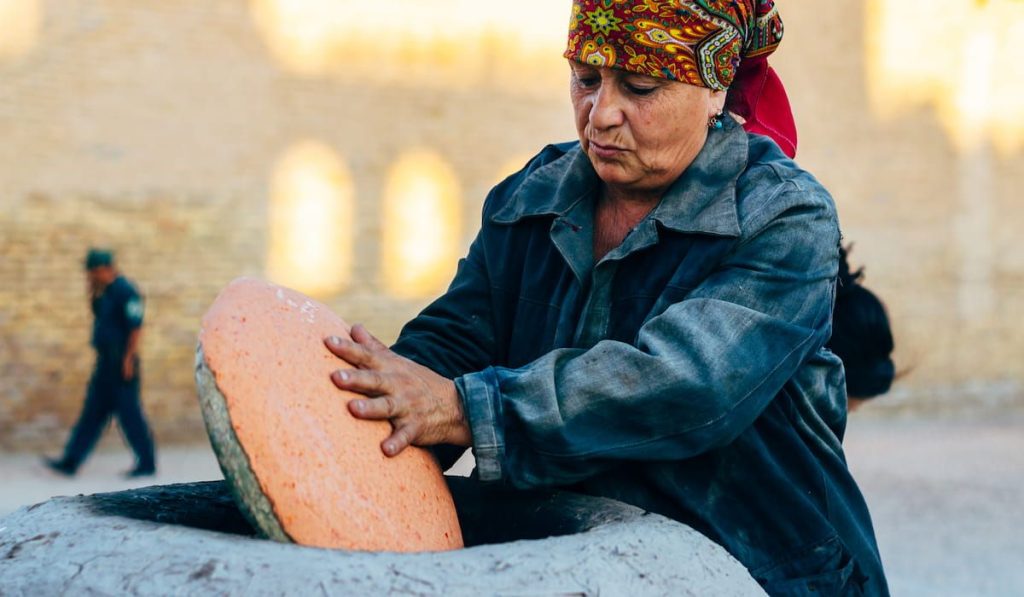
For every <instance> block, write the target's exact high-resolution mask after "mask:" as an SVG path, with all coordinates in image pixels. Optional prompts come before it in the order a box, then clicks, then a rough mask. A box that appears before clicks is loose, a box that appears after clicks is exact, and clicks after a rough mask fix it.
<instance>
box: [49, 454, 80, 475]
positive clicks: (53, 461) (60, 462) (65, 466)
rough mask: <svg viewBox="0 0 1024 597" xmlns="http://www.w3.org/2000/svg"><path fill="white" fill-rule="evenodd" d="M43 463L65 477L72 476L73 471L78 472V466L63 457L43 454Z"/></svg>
mask: <svg viewBox="0 0 1024 597" xmlns="http://www.w3.org/2000/svg"><path fill="white" fill-rule="evenodd" d="M43 464H45V465H46V468H48V469H50V470H51V471H53V472H55V473H57V474H58V475H63V476H65V477H74V476H75V473H76V472H78V467H76V466H75V465H73V464H71V463H70V462H68V461H67V460H64V459H63V458H47V457H46V456H44V457H43Z"/></svg>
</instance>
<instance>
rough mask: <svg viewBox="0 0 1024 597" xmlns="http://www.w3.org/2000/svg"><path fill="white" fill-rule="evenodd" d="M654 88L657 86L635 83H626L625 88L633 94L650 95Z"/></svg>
mask: <svg viewBox="0 0 1024 597" xmlns="http://www.w3.org/2000/svg"><path fill="white" fill-rule="evenodd" d="M655 89H657V87H640V86H637V85H630V84H628V83H627V84H626V90H627V91H629V92H630V93H632V94H633V95H650V94H652V93H654V90H655Z"/></svg>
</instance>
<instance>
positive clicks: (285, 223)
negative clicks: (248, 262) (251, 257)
mask: <svg viewBox="0 0 1024 597" xmlns="http://www.w3.org/2000/svg"><path fill="white" fill-rule="evenodd" d="M269 216H270V251H269V255H268V258H267V275H268V276H269V277H270V278H271V279H272V280H273V281H275V282H277V283H279V284H282V285H284V286H289V287H291V288H295V289H296V290H299V291H301V292H305V293H306V294H311V295H314V296H328V295H331V294H335V293H337V292H339V291H340V290H342V289H343V288H344V287H345V286H346V284H347V283H348V282H349V279H350V277H351V275H352V252H353V246H354V240H355V239H354V238H353V236H352V234H353V233H352V231H353V230H354V229H355V226H353V222H354V220H355V205H354V192H353V185H352V178H351V176H350V175H349V172H348V169H347V168H346V167H345V165H344V164H343V163H342V161H341V159H340V158H339V157H338V156H337V155H336V154H335V153H334V151H332V150H331V148H329V147H327V146H326V145H324V144H323V143H319V142H317V141H302V142H299V143H296V144H295V145H293V146H292V147H291V148H289V149H288V150H287V151H286V152H285V153H284V155H283V156H282V157H281V159H280V160H279V161H278V163H277V165H276V167H275V168H274V172H273V177H272V180H271V188H270V209H269Z"/></svg>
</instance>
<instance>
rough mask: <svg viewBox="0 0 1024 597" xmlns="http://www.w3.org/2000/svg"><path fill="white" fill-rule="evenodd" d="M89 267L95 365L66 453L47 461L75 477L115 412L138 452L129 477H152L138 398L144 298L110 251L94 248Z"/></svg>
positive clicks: (153, 470)
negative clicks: (121, 269)
mask: <svg viewBox="0 0 1024 597" xmlns="http://www.w3.org/2000/svg"><path fill="white" fill-rule="evenodd" d="M85 270H86V275H87V277H88V281H89V295H90V299H91V301H92V312H93V316H94V320H93V331H92V346H93V348H95V349H96V366H95V368H94V369H93V372H92V377H91V378H90V379H89V386H88V390H87V392H86V396H85V405H84V406H83V407H82V413H81V415H79V417H78V422H77V423H76V424H75V427H74V429H73V430H72V432H71V437H70V438H69V439H68V443H67V445H66V446H65V447H64V455H63V456H62V457H61V458H60V459H50V458H47V459H46V465H47V466H48V467H50V468H51V469H52V470H54V471H56V472H58V473H60V474H63V475H66V476H72V475H74V474H75V473H76V472H77V471H78V467H79V466H81V465H82V462H84V461H85V459H86V458H87V457H88V456H89V453H90V452H91V451H92V449H93V447H94V446H95V445H96V442H97V440H99V438H100V435H101V434H102V433H103V429H104V428H105V427H106V425H107V421H109V420H110V417H111V415H113V414H114V413H116V414H117V419H118V421H119V422H120V424H121V430H122V431H123V432H124V437H125V439H127V441H128V444H129V445H130V446H131V448H132V450H133V451H134V452H135V459H136V460H135V467H134V468H132V469H131V470H130V471H128V472H127V473H126V476H127V477H130V478H131V477H145V476H149V475H153V474H154V473H156V460H155V454H154V447H153V439H152V436H151V435H150V431H149V425H148V424H147V423H146V418H145V416H144V415H143V414H142V404H141V403H140V401H139V377H140V371H139V337H140V335H141V333H142V317H143V312H144V304H143V299H142V296H141V295H140V294H139V291H138V290H137V289H136V288H135V285H134V284H133V283H132V282H131V281H129V280H128V279H127V278H125V277H124V276H122V275H121V274H120V272H119V271H118V269H117V267H116V265H115V263H114V254H113V253H112V252H111V251H108V250H104V249H90V250H89V252H88V254H87V255H86V258H85Z"/></svg>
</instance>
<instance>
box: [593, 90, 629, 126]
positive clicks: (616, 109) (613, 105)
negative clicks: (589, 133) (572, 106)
mask: <svg viewBox="0 0 1024 597" xmlns="http://www.w3.org/2000/svg"><path fill="white" fill-rule="evenodd" d="M621 102H622V98H621V97H620V96H619V94H617V93H616V92H615V88H614V87H613V86H610V85H602V86H601V87H600V89H598V90H597V92H596V93H595V94H594V103H593V105H592V106H591V107H590V124H591V126H593V127H594V128H596V129H598V130H605V129H610V128H614V127H616V126H619V125H621V124H622V122H623V120H624V119H625V116H624V114H623V112H622V104H621Z"/></svg>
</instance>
